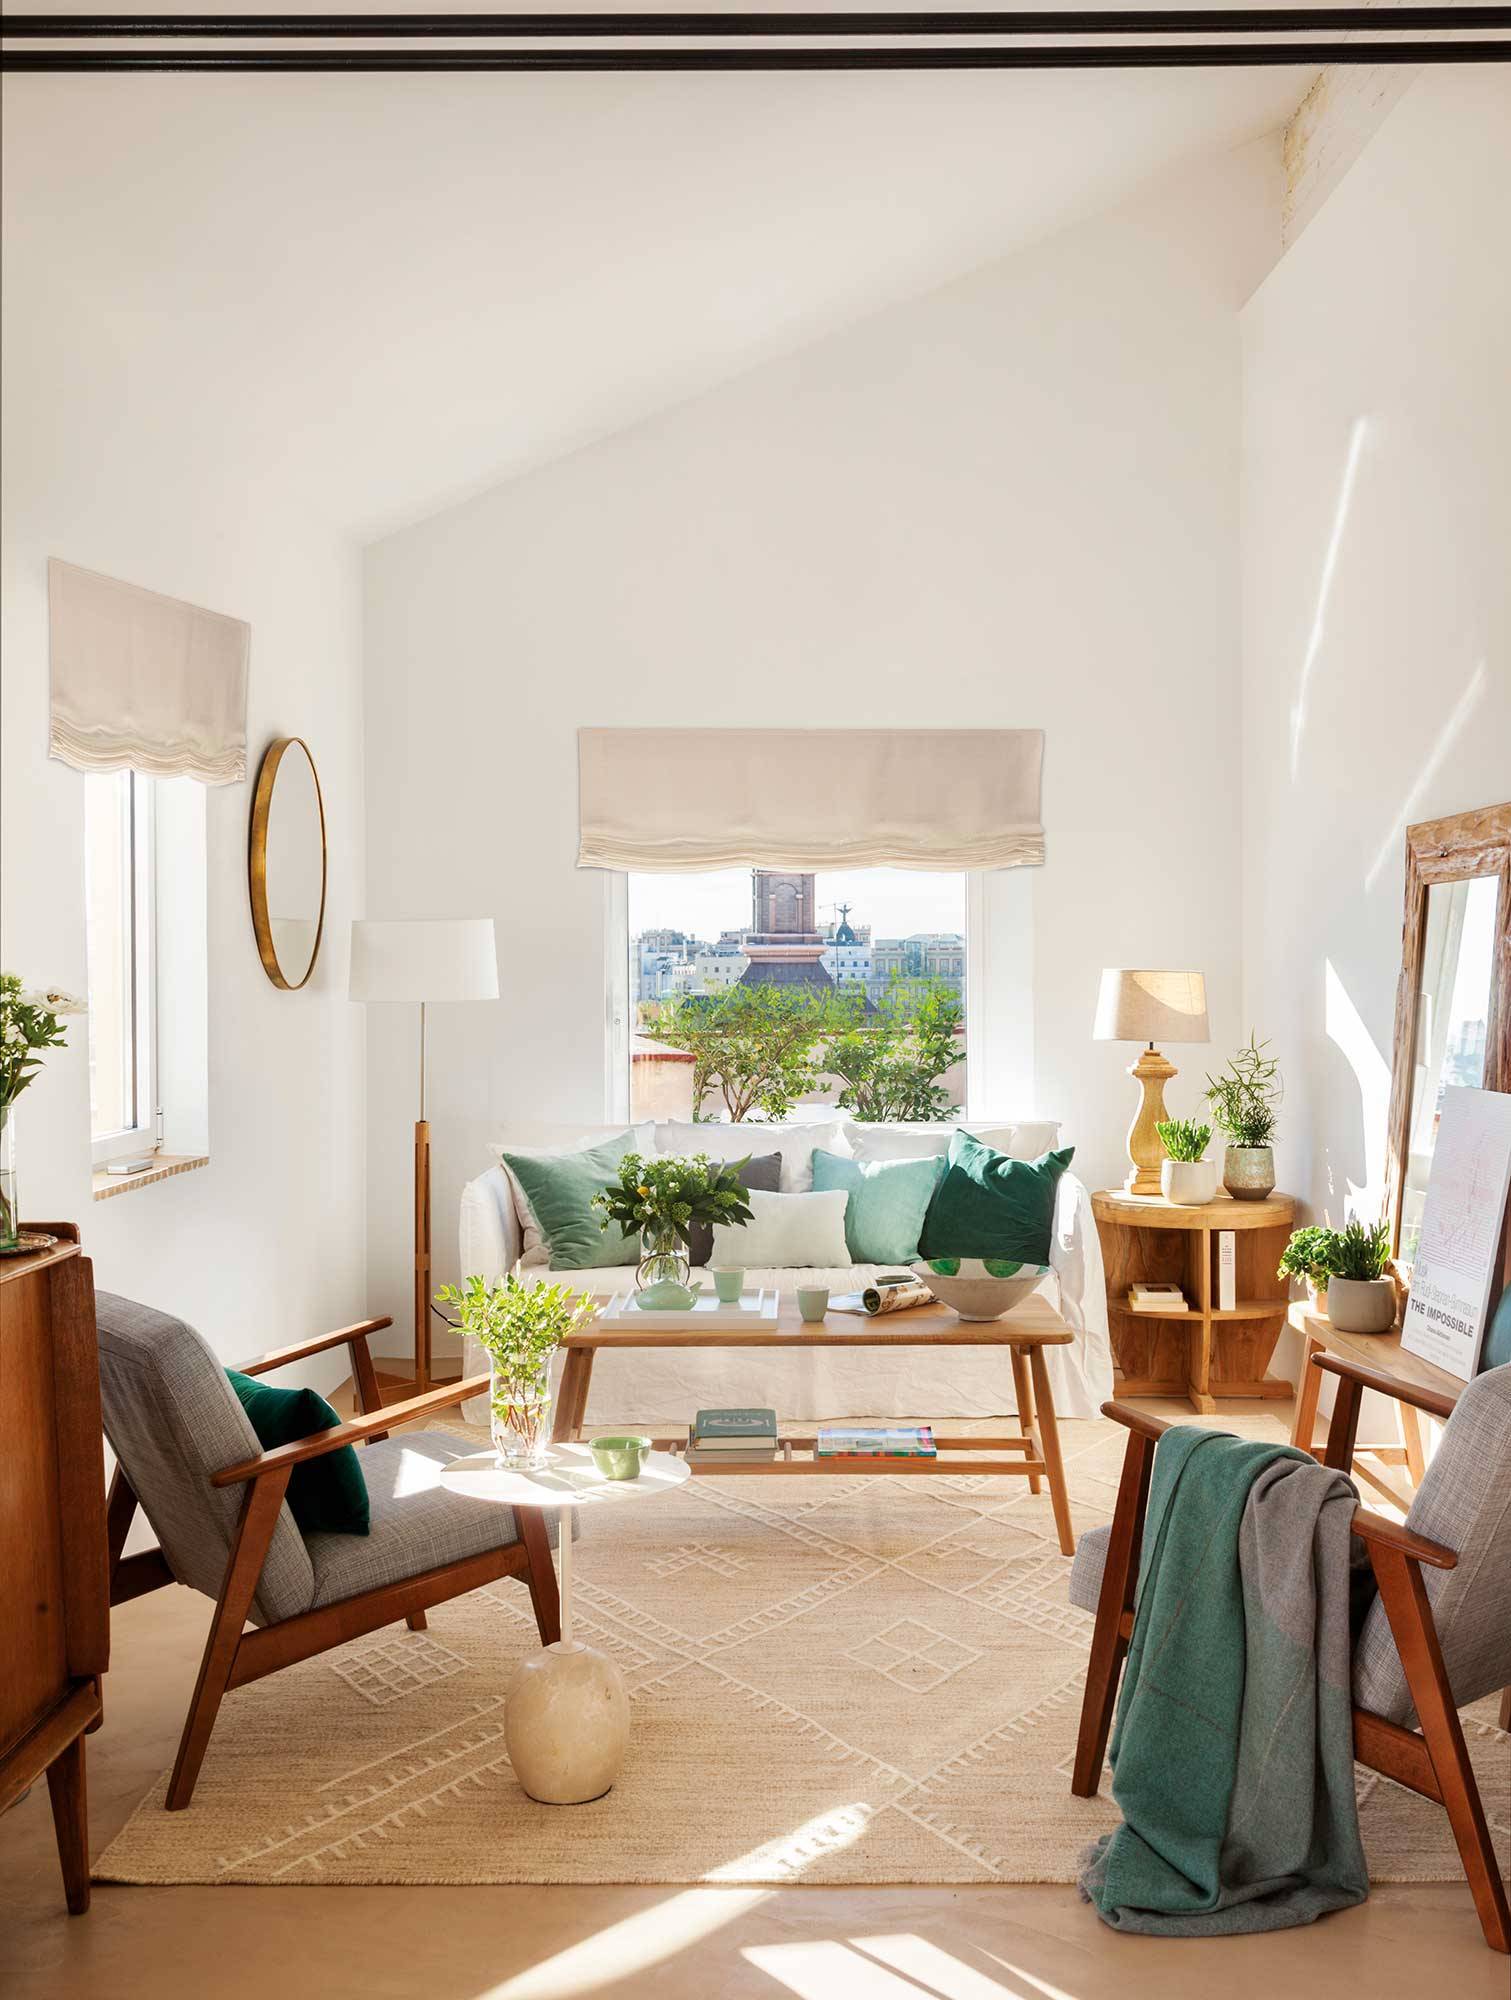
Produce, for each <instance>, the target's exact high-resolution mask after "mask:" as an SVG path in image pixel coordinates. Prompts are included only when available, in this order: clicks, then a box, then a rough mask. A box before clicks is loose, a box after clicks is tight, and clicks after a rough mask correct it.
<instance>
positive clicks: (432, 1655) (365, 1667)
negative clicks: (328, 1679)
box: [325, 1632, 467, 1708]
mask: <svg viewBox="0 0 1511 2000" xmlns="http://www.w3.org/2000/svg"><path fill="white" fill-rule="evenodd" d="M416 1640H418V1642H419V1643H418V1644H416V1643H415V1641H416ZM325 1665H326V1667H327V1668H328V1669H329V1671H330V1672H331V1673H333V1674H336V1675H338V1676H339V1677H340V1678H341V1679H342V1680H344V1681H345V1682H346V1684H347V1686H348V1687H350V1688H351V1689H353V1690H354V1692H355V1693H357V1694H359V1695H361V1697H362V1699H363V1700H364V1701H370V1702H371V1703H372V1705H373V1707H374V1708H386V1707H387V1706H388V1704H389V1703H390V1702H394V1701H403V1699H404V1698H405V1696H406V1695H411V1694H414V1693H415V1692H416V1691H417V1690H418V1689H419V1688H424V1687H431V1686H433V1685H434V1684H435V1682H437V1681H443V1680H445V1679H447V1678H448V1676H450V1675H451V1674H463V1673H465V1672H466V1671H467V1662H466V1661H465V1660H464V1659H463V1658H462V1656H461V1654H460V1653H453V1652H452V1650H451V1648H450V1647H449V1646H443V1645H442V1644H441V1643H440V1641H439V1640H437V1639H433V1638H432V1637H431V1636H430V1634H429V1633H428V1632H414V1633H411V1634H410V1635H409V1641H408V1643H406V1642H405V1641H404V1640H401V1639H383V1640H380V1641H379V1643H378V1644H377V1645H375V1646H374V1645H367V1644H364V1645H362V1646H361V1648H360V1650H358V1648H357V1647H354V1646H348V1647H345V1648H343V1650H342V1651H341V1652H339V1653H336V1654H327V1655H326V1658H325Z"/></svg>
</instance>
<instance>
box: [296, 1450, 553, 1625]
mask: <svg viewBox="0 0 1511 2000" xmlns="http://www.w3.org/2000/svg"><path fill="white" fill-rule="evenodd" d="M477 1448H478V1440H477V1439H476V1438H462V1437H453V1436H450V1435H449V1434H448V1433H446V1432H444V1431H401V1432H400V1433H399V1434H398V1436H396V1437H391V1438H385V1439H384V1440H383V1442H382V1443H381V1444H371V1445H368V1446H367V1447H366V1449H365V1450H363V1451H361V1452H359V1453H358V1457H359V1458H360V1460H361V1462H362V1471H363V1474H364V1476H365V1478H366V1480H367V1494H368V1498H369V1500H370V1501H371V1503H372V1532H371V1534H368V1535H311V1536H309V1538H308V1540H307V1541H306V1543H305V1546H306V1548H307V1549H308V1550H309V1559H310V1561H311V1562H312V1563H313V1565H314V1571H315V1597H314V1601H315V1603H316V1604H317V1605H319V1604H334V1603H335V1602H336V1601H337V1600H338V1599H339V1598H343V1597H354V1596H356V1595H357V1594H358V1592H360V1591H364V1590H373V1589H376V1588H377V1587H378V1586H379V1585H380V1584H385V1583H401V1582H403V1580H404V1579H405V1578H406V1577H410V1576H418V1575H419V1574H420V1573H421V1571H422V1570H427V1569H437V1568H439V1567H440V1565H441V1564H442V1563H452V1562H460V1561H461V1560H462V1559H463V1558H464V1557H466V1556H476V1555H482V1554H483V1553H484V1552H485V1551H486V1550H488V1549H497V1548H502V1547H503V1546H504V1545H505V1543H507V1542H515V1541H518V1540H519V1527H518V1524H517V1521H516V1518H515V1514H514V1510H513V1508H512V1507H500V1506H497V1505H496V1504H494V1503H493V1502H492V1501H488V1500H469V1499H468V1498H467V1497H466V1495H465V1494H461V1493H454V1492H452V1491H451V1490H450V1489H449V1488H447V1487H444V1486H442V1484H441V1473H442V1470H443V1469H444V1468H445V1467H446V1466H447V1465H449V1464H450V1463H451V1461H452V1460H453V1459H456V1458H465V1457H467V1456H468V1455H469V1454H470V1453H472V1452H475V1451H476V1450H477ZM546 1520H547V1524H548V1530H549V1532H550V1533H551V1535H552V1538H553V1540H554V1536H555V1525H556V1517H555V1513H554V1510H551V1511H548V1512H547V1515H546Z"/></svg>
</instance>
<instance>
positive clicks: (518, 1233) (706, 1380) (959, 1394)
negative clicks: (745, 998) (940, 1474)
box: [460, 1114, 1112, 1425]
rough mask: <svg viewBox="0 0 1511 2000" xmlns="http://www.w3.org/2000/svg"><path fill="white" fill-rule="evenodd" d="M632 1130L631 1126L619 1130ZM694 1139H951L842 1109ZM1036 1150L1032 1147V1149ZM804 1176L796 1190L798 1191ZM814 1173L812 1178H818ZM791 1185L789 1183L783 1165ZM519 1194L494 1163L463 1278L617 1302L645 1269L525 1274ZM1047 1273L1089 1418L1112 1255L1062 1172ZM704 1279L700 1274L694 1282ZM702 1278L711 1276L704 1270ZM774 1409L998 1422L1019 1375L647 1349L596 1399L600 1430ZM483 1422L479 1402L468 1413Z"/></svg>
mask: <svg viewBox="0 0 1511 2000" xmlns="http://www.w3.org/2000/svg"><path fill="white" fill-rule="evenodd" d="M613 1129H614V1130H615V1131H622V1130H623V1129H624V1128H623V1127H617V1128H613ZM693 1129H695V1130H696V1134H697V1138H696V1142H695V1144H696V1147H700V1148H702V1149H703V1150H706V1151H708V1152H709V1153H710V1154H717V1155H718V1156H722V1157H725V1158H730V1159H735V1158H739V1157H741V1156H743V1155H744V1154H746V1153H756V1154H760V1153H765V1152H770V1151H776V1150H779V1149H780V1148H781V1146H782V1140H783V1134H784V1133H785V1132H788V1131H792V1130H794V1129H800V1130H801V1132H802V1136H803V1140H804V1141H805V1142H807V1143H811V1142H812V1140H813V1138H814V1137H817V1141H818V1143H819V1144H820V1145H823V1146H825V1147H826V1148H827V1149H828V1150H831V1151H837V1152H853V1153H856V1154H857V1155H858V1156H860V1157H871V1158H875V1157H877V1156H878V1150H880V1151H882V1152H884V1154H885V1157H888V1158H894V1159H895V1158H903V1157H908V1156H909V1155H910V1154H911V1153H914V1152H916V1153H928V1152H939V1151H942V1150H944V1146H945V1145H947V1144H948V1139H949V1134H950V1132H951V1131H952V1130H953V1129H954V1128H953V1127H951V1126H947V1125H915V1126H907V1127H902V1126H885V1127H877V1126H856V1125H854V1124H853V1123H852V1122H851V1121H849V1120H848V1119H845V1118H843V1117H841V1116H838V1115H833V1114H831V1116H830V1118H829V1119H828V1120H827V1121H825V1122H824V1123H823V1124H822V1125H814V1124H805V1125H804V1126H802V1127H801V1128H792V1127H776V1126H767V1125H761V1124H746V1125H739V1126H720V1125H709V1126H700V1127H697V1128H693ZM967 1129H969V1130H971V1131H973V1132H975V1133H976V1135H977V1136H978V1137H980V1138H982V1139H984V1140H986V1141H987V1142H988V1143H989V1144H991V1145H994V1146H996V1147H998V1149H999V1150H1000V1151H1003V1152H1007V1153H1011V1154H1013V1155H1014V1157H1017V1158H1035V1157H1037V1156H1038V1154H1040V1153H1042V1152H1044V1151H1046V1150H1048V1149H1049V1148H1051V1147H1053V1146H1056V1145H1057V1144H1058V1140H1057V1138H1056V1136H1055V1134H1056V1132H1057V1128H1056V1127H1055V1126H1053V1125H1045V1124H1043V1123H1035V1124H1033V1125H1028V1124H1021V1125H1017V1126H1009V1125H1002V1124H990V1125H988V1124H986V1123H984V1122H983V1123H981V1124H972V1125H970V1126H969V1127H968V1128H967ZM688 1131H689V1128H688V1127H685V1126H667V1125H661V1126H655V1127H651V1126H642V1127H638V1128H636V1132H637V1144H638V1145H639V1146H640V1147H641V1149H642V1150H643V1151H647V1152H650V1151H656V1152H661V1153H676V1152H689V1151H692V1150H694V1149H695V1146H694V1145H693V1144H689V1142H688V1138H687V1134H688ZM608 1136H610V1133H609V1132H607V1131H605V1130H604V1129H603V1128H591V1129H590V1128H586V1127H583V1128H576V1129H574V1130H570V1131H566V1130H557V1131H553V1132H551V1133H550V1134H549V1136H547V1135H546V1134H544V1133H542V1132H539V1131H536V1132H531V1133H529V1134H528V1135H527V1134H525V1133H520V1134H519V1135H518V1136H517V1137H516V1136H508V1137H505V1138H504V1139H502V1140H501V1141H500V1142H499V1144H500V1148H501V1150H503V1151H510V1150H514V1149H516V1148H523V1147H538V1146H542V1145H553V1146H558V1147H563V1148H575V1147H577V1146H581V1145H591V1144H593V1143H595V1142H596V1141H598V1140H600V1139H603V1138H606V1137H608ZM1029 1149H1031V1150H1029ZM801 1171H802V1170H801V1168H799V1172H798V1176H797V1185H798V1186H801V1185H802V1180H801ZM808 1178H809V1180H810V1181H811V1168H810V1169H809V1173H808ZM782 1183H783V1186H784V1188H786V1187H789V1186H790V1185H792V1179H791V1177H790V1176H789V1170H788V1165H787V1163H786V1162H785V1161H784V1166H783V1173H782ZM515 1187H516V1184H515V1183H514V1182H513V1181H512V1180H511V1178H510V1176H509V1175H508V1174H506V1173H505V1171H504V1170H503V1168H502V1167H500V1166H494V1167H492V1168H490V1169H489V1171H488V1172H487V1173H485V1174H481V1175H479V1176H478V1178H477V1179H476V1180H474V1181H471V1182H469V1183H468V1185H467V1186H466V1187H465V1188H464V1189H463V1191H462V1203H461V1232H460V1250H461V1273H462V1275H463V1276H464V1277H471V1276H473V1275H480V1276H482V1277H483V1278H486V1279H488V1280H490V1281H492V1280H494V1279H497V1278H500V1277H502V1276H503V1275H504V1274H505V1273H506V1272H508V1271H511V1270H514V1269H515V1268H516V1267H517V1266H518V1267H520V1275H521V1276H522V1277H526V1278H533V1279H535V1280H537V1281H547V1280H550V1279H553V1278H559V1279H560V1280H561V1281H562V1282H563V1283H565V1284H569V1285H572V1286H573V1287H574V1288H575V1289H577V1290H579V1291H584V1292H590V1293H592V1294H594V1295H596V1296H601V1297H605V1298H606V1297H608V1296H610V1295H611V1294H612V1293H614V1292H616V1291H625V1290H627V1289H629V1288H630V1287H631V1286H632V1285H633V1284H634V1280H635V1267H634V1266H633V1265H632V1264H626V1265H624V1266H623V1267H619V1266H614V1267H610V1268H607V1269H597V1270H588V1271H552V1270H551V1269H550V1268H549V1265H548V1264H545V1263H535V1264H530V1263H526V1264H524V1265H523V1266H521V1264H520V1260H521V1256H522V1254H523V1253H524V1245H525V1220H526V1218H525V1217H524V1216H522V1215H521V1214H520V1212H519V1208H518V1206H517V1197H516V1192H515ZM1050 1266H1051V1276H1050V1277H1048V1278H1046V1279H1045V1280H1044V1283H1043V1286H1042V1287H1041V1289H1042V1290H1043V1291H1044V1293H1045V1295H1046V1296H1047V1297H1048V1298H1049V1299H1050V1300H1051V1302H1052V1303H1053V1304H1054V1305H1056V1306H1057V1307H1058V1309H1059V1311H1060V1312H1061V1313H1062V1314H1063V1315H1064V1317H1065V1319H1066V1320H1067V1321H1068V1322H1069V1324H1070V1325H1071V1326H1072V1327H1073V1328H1074V1330H1075V1334H1076V1338H1075V1341H1074V1343H1073V1344H1072V1345H1070V1346H1065V1347H1051V1348H1049V1349H1047V1350H1046V1360H1047V1363H1048V1367H1049V1376H1050V1382H1051V1385H1052V1387H1053V1390H1054V1398H1055V1408H1056V1410H1057V1412H1058V1413H1059V1415H1060V1416H1062V1417H1093V1416H1095V1415H1096V1414H1097V1411H1098V1408H1099V1406H1100V1405H1101V1404H1102V1403H1103V1402H1104V1401H1105V1400H1106V1399H1107V1398H1108V1397H1110V1396H1111V1394H1112V1352H1111V1346H1110V1343H1109V1340H1108V1332H1107V1298H1106V1290H1105V1285H1104V1280H1103V1273H1102V1252H1101V1246H1100V1244H1099V1242H1098V1239H1097V1231H1096V1223H1095V1221H1094V1220H1093V1217H1092V1213H1091V1197H1090V1195H1089V1194H1088V1192H1087V1190H1086V1188H1085V1186H1084V1185H1083V1184H1082V1183H1081V1182H1080V1181H1079V1180H1077V1179H1076V1177H1075V1175H1074V1174H1073V1173H1066V1174H1064V1175H1063V1176H1062V1177H1061V1180H1060V1184H1059V1189H1058V1193H1057V1197H1056V1206H1055V1218H1054V1230H1053V1238H1052V1243H1051V1249H1050ZM884 1268H888V1267H884V1266H881V1265H875V1264H859V1265H850V1266H846V1267H844V1268H841V1269H824V1270H816V1269H811V1268H807V1267H805V1268H804V1269H802V1270H801V1271H798V1270H775V1271H761V1270H753V1271H751V1272H750V1273H749V1274H748V1283H749V1284H750V1285H751V1286H752V1287H754V1286H757V1285H777V1286H780V1287H781V1288H782V1289H783V1290H784V1291H786V1292H787V1293H788V1294H789V1295H790V1294H791V1291H792V1289H793V1287H794V1286H796V1285H798V1284H805V1285H806V1284H812V1285H827V1286H828V1287H829V1289H830V1291H831V1292H833V1293H836V1294H837V1293H841V1292H853V1291H856V1290H858V1289H859V1288H860V1287H861V1286H862V1285H865V1284H869V1283H870V1282H871V1281H872V1280H873V1279H874V1278H875V1277H876V1275H877V1274H878V1272H879V1271H881V1270H882V1269H884ZM698 1275H700V1274H699V1273H697V1272H695V1273H694V1276H695V1277H696V1276H698ZM705 1275H706V1274H705ZM486 1367H487V1362H486V1358H485V1357H484V1356H483V1354H482V1351H481V1349H480V1348H479V1347H478V1345H477V1343H476V1342H475V1341H472V1340H468V1341H467V1343H466V1354H465V1369H466V1372H467V1373H468V1374H477V1373H482V1372H485V1371H486ZM714 1404H726V1405H732V1406H748V1405H757V1406H761V1405H771V1406H773V1407H774V1408H775V1409H776V1411H777V1414H778V1417H779V1418H780V1419H781V1421H783V1422H784V1423H786V1422H794V1421H807V1420H821V1419H832V1418H846V1417H880V1418H899V1419H900V1418H912V1419H918V1420H927V1419H929V1418H939V1417H975V1416H995V1415H1000V1414H1002V1413H1004V1412H1006V1411H1009V1410H1011V1409H1012V1408H1013V1388H1012V1367H1011V1363H1010V1361H1009V1357H1008V1353H1007V1350H1006V1349H1005V1348H999V1347H938V1348H924V1347H914V1348H860V1349H853V1348H852V1349H825V1348H794V1349H792V1350H790V1351H788V1352H781V1351H777V1350H773V1349H771V1348H757V1349H748V1350H742V1349H717V1348H715V1349H707V1348H697V1349H688V1350H686V1351H684V1352H676V1351H671V1350H667V1349H656V1348H640V1349H636V1350H635V1351H634V1352H632V1353H623V1354H614V1353H602V1352H601V1353H600V1354H599V1356H598V1359H597V1362H596V1364H595V1367H594V1371H593V1384H592V1391H591V1394H590V1396H589V1400H588V1408H587V1421H588V1422H589V1423H590V1424H598V1425H603V1424H632V1425H633V1424H644V1423H650V1422H653V1421H656V1420H663V1421H664V1420H672V1419H678V1420H686V1419H687V1418H690V1417H691V1416H692V1415H693V1414H694V1412H695V1411H697V1410H698V1409H700V1408H703V1407H706V1406H709V1405H714ZM468 1407H469V1410H471V1411H472V1412H473V1413H474V1414H478V1415H481V1413H482V1404H481V1401H479V1402H478V1403H477V1404H476V1405H469V1406H468Z"/></svg>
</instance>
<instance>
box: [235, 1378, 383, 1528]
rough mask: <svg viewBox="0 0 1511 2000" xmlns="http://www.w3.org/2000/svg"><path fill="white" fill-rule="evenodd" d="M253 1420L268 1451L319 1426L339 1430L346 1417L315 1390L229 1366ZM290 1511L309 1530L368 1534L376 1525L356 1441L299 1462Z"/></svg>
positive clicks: (308, 1434)
mask: <svg viewBox="0 0 1511 2000" xmlns="http://www.w3.org/2000/svg"><path fill="white" fill-rule="evenodd" d="M226 1374H227V1376H228V1377H229V1378H230V1383H231V1387H232V1388H233V1389H234V1390H235V1391H236V1395H237V1398H238V1400H239V1401H240V1403H241V1407H242V1408H243V1409H244V1410H245V1411H246V1413H247V1421H248V1423H250V1424H251V1426H252V1428H253V1430H254V1431H256V1433H257V1442H258V1443H259V1444H260V1445H261V1446H262V1448H263V1450H264V1451H271V1450H272V1449H273V1448H274V1446H275V1445H280V1444H297V1443H298V1441H299V1439H300V1438H307V1437H313V1436H314V1435H315V1433H316V1431H328V1430H333V1429H334V1428H335V1426H336V1425H337V1424H339V1423H340V1421H341V1419H340V1418H339V1417H338V1416H337V1415H336V1412H335V1411H334V1410H333V1409H332V1408H331V1406H330V1404H329V1403H328V1402H326V1400H325V1398H324V1396H317V1395H316V1394H315V1392H314V1390H313V1389H275V1388H274V1386H273V1384H272V1383H271V1382H259V1381H258V1380H257V1379H256V1377H255V1376H252V1375H238V1374H237V1372H236V1370H235V1369H234V1368H228V1369H227V1370H226ZM288 1503H289V1511H290V1512H291V1513H292V1514H293V1516H294V1519H295V1521H296V1522H297V1523H298V1525H299V1530H300V1533H301V1534H305V1535H365V1534H366V1533H367V1532H368V1529H369V1528H370V1527H371V1526H372V1509H371V1507H370V1506H369V1504H368V1499H367V1481H366V1480H365V1479H364V1478H363V1477H362V1461H361V1460H360V1459H359V1458H358V1457H357V1452H356V1447H355V1446H354V1445H349V1444H344V1445H342V1447H341V1449H340V1450H339V1451H328V1452H327V1453H326V1454H325V1456H324V1458H312V1459H309V1460H308V1461H307V1462H306V1463H305V1464H304V1465H296V1466H295V1467H294V1470H293V1473H292V1475H291V1476H290V1479H289V1490H288Z"/></svg>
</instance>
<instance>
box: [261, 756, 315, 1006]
mask: <svg viewBox="0 0 1511 2000" xmlns="http://www.w3.org/2000/svg"><path fill="white" fill-rule="evenodd" d="M247 886H248V889H249V891H250V893H251V898H252V929H253V930H254V931H255V932H256V935H257V954H258V956H259V958H261V960H262V969H263V971H264V972H265V973H266V974H267V976H268V978H269V979H271V980H272V982H273V984H274V985H275V986H281V987H282V988H283V989H284V990H285V992H290V993H293V992H297V991H298V989H299V988H300V987H301V986H303V984H304V983H305V981H306V980H307V979H308V978H309V976H310V974H311V973H312V972H313V971H314V969H315V960H316V958H317V957H318V956H319V953H320V934H321V932H322V931H323V929H324V928H325V800H324V799H323V798H322V796H321V792H320V779H319V776H318V774H317V772H316V770H315V760H314V758H313V757H312V756H311V755H310V751H309V745H308V744H307V743H306V742H305V741H304V739H303V737H302V736H280V737H278V738H276V739H275V740H274V741H273V742H272V743H270V744H269V745H268V748H267V751H266V753H265V755H264V756H263V760H262V768H261V769H260V770H259V771H258V773H257V788H256V790H255V791H254V793H253V795H252V828H251V834H250V838H249V841H248V845H247Z"/></svg>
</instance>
